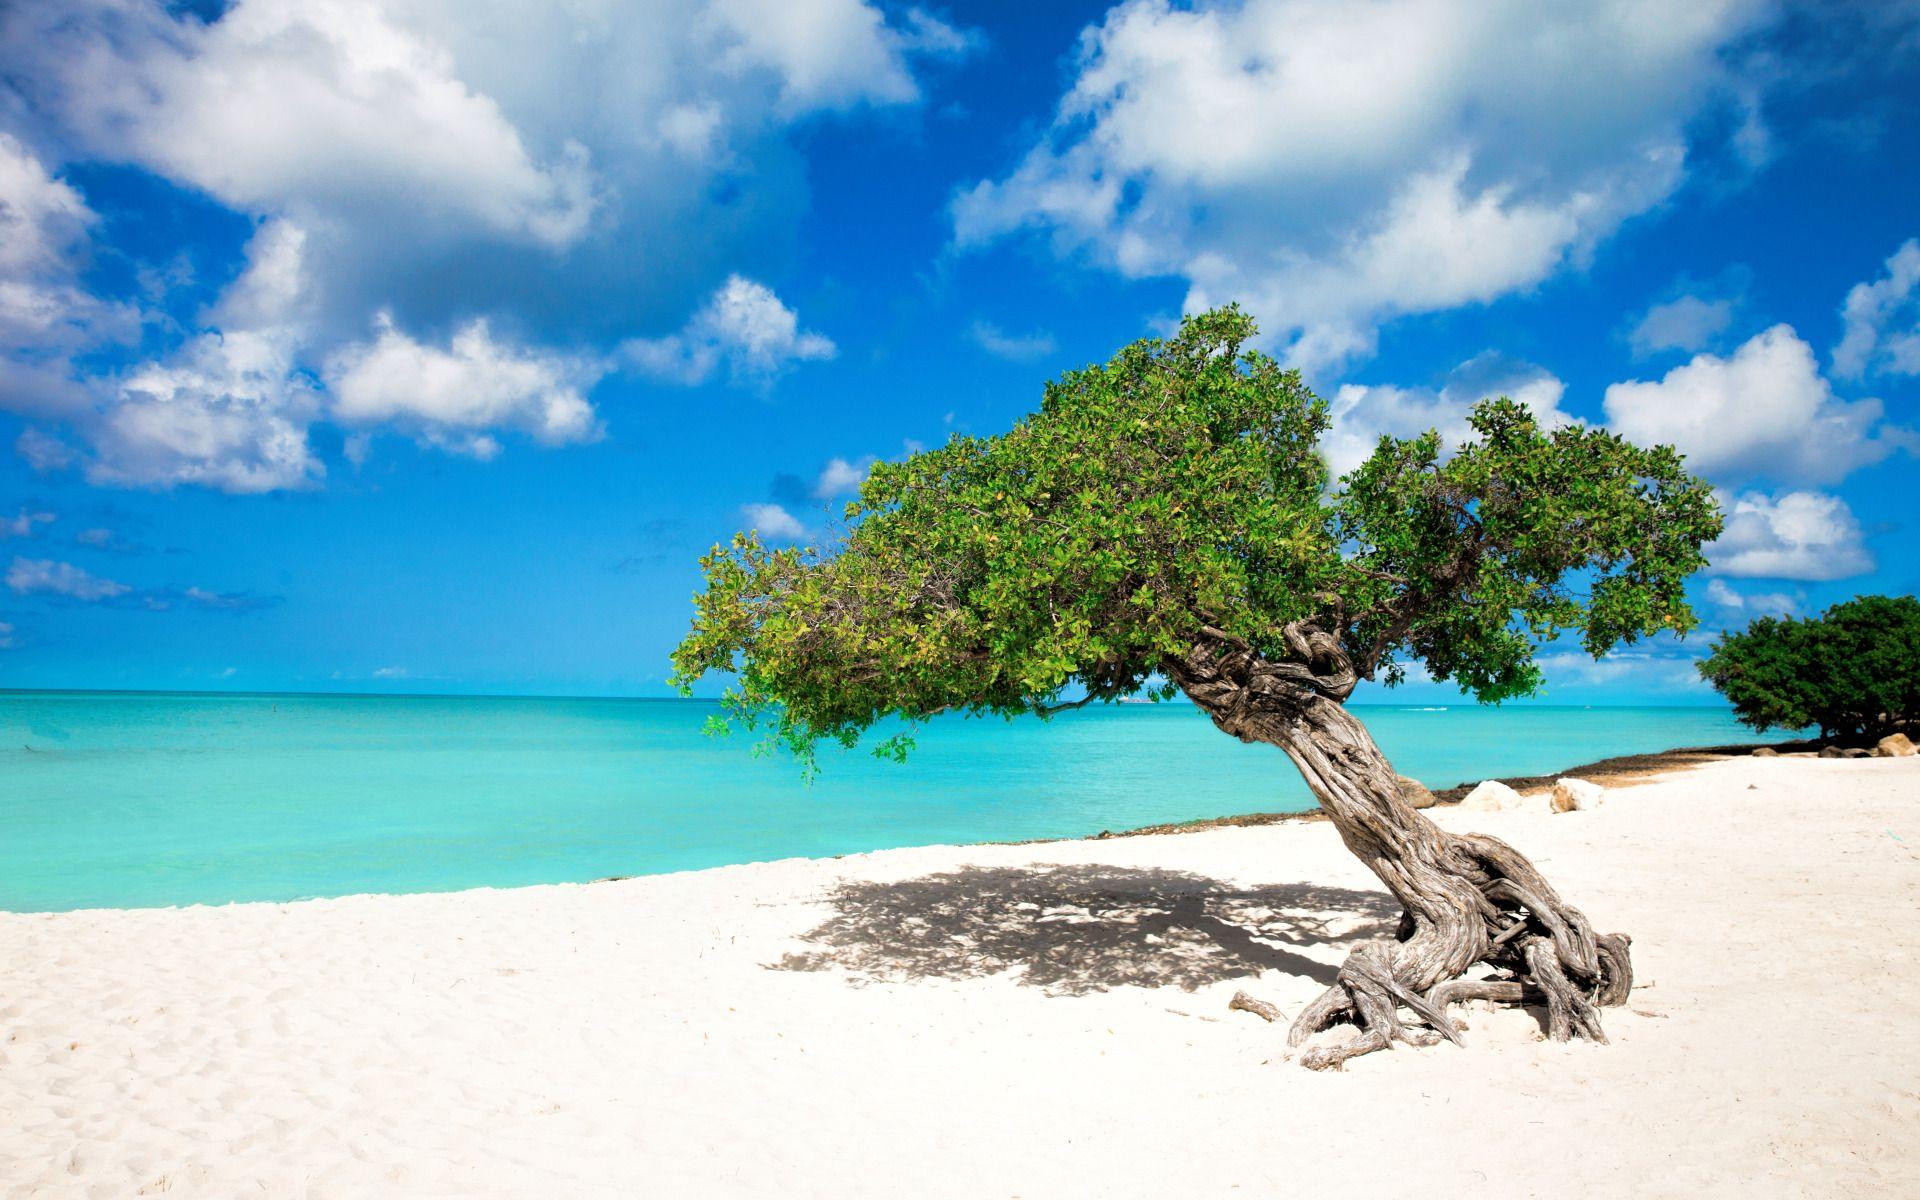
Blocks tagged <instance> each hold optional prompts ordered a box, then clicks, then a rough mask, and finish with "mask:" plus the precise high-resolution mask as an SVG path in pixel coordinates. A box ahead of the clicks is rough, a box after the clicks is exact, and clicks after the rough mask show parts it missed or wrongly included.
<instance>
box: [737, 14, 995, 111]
mask: <svg viewBox="0 0 1920 1200" xmlns="http://www.w3.org/2000/svg"><path fill="white" fill-rule="evenodd" d="M711 19H712V20H714V21H715V22H716V23H717V24H718V25H720V26H722V27H724V29H725V30H726V33H725V34H724V35H723V36H722V37H721V38H720V40H721V41H722V42H725V43H728V44H727V46H726V49H725V50H724V51H723V54H722V61H723V62H725V63H726V64H727V65H729V66H730V67H733V68H736V69H738V68H749V69H750V68H755V67H760V68H766V69H769V70H771V71H773V73H774V74H776V75H777V76H779V78H780V104H781V106H782V108H783V109H785V110H787V111H790V112H804V111H806V110H809V109H821V108H825V109H833V108H846V107H850V106H852V105H855V104H860V103H879V104H889V103H891V104H898V103H905V102H908V101H912V100H917V99H919V98H920V88H919V86H918V85H917V84H916V83H915V82H914V79H913V75H912V73H911V72H910V71H909V69H908V66H907V56H908V55H909V54H910V53H914V52H919V53H928V54H936V55H960V54H965V53H967V52H968V51H970V50H972V49H973V48H974V47H975V46H976V45H977V44H978V41H979V38H978V35H977V34H972V33H969V32H963V31H961V30H958V29H956V28H954V27H953V26H951V25H948V24H947V23H946V22H944V21H942V20H940V19H939V18H938V17H935V16H933V15H932V14H930V13H928V12H926V11H925V10H923V9H910V10H908V11H907V13H906V17H905V21H904V24H903V26H902V27H900V28H890V27H889V26H888V24H887V21H886V16H885V14H883V13H882V12H881V11H880V10H879V9H877V8H875V7H874V6H872V5H870V4H867V3H865V2H864V0H804V2H802V3H795V2H794V0H717V2H716V3H715V4H714V5H713V7H712V10H711Z"/></svg>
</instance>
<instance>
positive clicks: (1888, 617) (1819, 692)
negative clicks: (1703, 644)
mask: <svg viewBox="0 0 1920 1200" xmlns="http://www.w3.org/2000/svg"><path fill="white" fill-rule="evenodd" d="M1700 674H1701V675H1703V676H1704V677H1706V679H1707V681H1708V682H1710V683H1712V684H1713V686H1714V687H1716V688H1718V689H1719V690H1720V693H1721V694H1722V695H1724V696H1725V697H1726V698H1727V699H1728V700H1730V701H1732V703H1733V711H1734V712H1735V713H1736V714H1737V715H1738V716H1739V718H1740V720H1741V721H1742V722H1744V723H1745V724H1747V725H1750V726H1752V727H1753V728H1755V729H1760V730H1766V729H1776V728H1777V729H1803V728H1806V727H1808V726H1817V727H1818V728H1819V730H1820V735H1821V736H1822V737H1823V738H1837V739H1840V740H1858V741H1872V740H1874V739H1876V738H1879V737H1882V736H1884V735H1886V734H1888V733H1891V732H1893V731H1894V730H1896V729H1900V728H1904V727H1906V726H1910V725H1912V724H1914V723H1915V722H1916V721H1920V600H1916V599H1914V598H1913V597H1912V596H1860V597H1858V598H1856V599H1853V600H1848V601H1845V602H1844V603H1841V604H1836V605H1834V606H1833V607H1832V608H1829V609H1828V610H1827V611H1826V612H1824V613H1822V614H1821V615H1820V616H1817V617H1809V618H1806V619H1804V620H1795V619H1793V618H1784V619H1783V618H1776V617H1761V618H1760V619H1759V620H1757V621H1755V622H1754V623H1753V624H1751V625H1749V626H1747V627H1746V628H1745V629H1744V630H1741V631H1740V632H1738V633H1727V634H1722V635H1721V637H1720V639H1719V640H1718V641H1717V642H1715V643H1714V645H1713V653H1711V654H1709V655H1708V656H1707V657H1706V658H1705V659H1703V660H1702V661H1701V663H1700Z"/></svg>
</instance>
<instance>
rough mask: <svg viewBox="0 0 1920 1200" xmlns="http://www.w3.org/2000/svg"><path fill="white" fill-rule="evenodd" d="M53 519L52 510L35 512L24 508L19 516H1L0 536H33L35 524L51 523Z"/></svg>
mask: <svg viewBox="0 0 1920 1200" xmlns="http://www.w3.org/2000/svg"><path fill="white" fill-rule="evenodd" d="M53 519H54V517H53V514H52V513H50V512H34V511H31V510H29V509H24V508H23V509H21V510H20V513H19V515H18V516H13V517H0V538H10V537H16V538H24V537H32V536H33V527H34V526H36V525H47V524H51V523H52V521H53Z"/></svg>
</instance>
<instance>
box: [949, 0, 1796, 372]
mask: <svg viewBox="0 0 1920 1200" xmlns="http://www.w3.org/2000/svg"><path fill="white" fill-rule="evenodd" d="M1768 11H1769V9H1768V6H1767V5H1765V4H1763V3H1760V2H1759V0H1722V2H1720V3H1711V4H1699V5H1692V6H1686V7H1685V8H1684V9H1677V10H1676V9H1673V8H1671V7H1670V6H1651V7H1650V6H1647V5H1644V4H1637V3H1632V2H1630V0H1615V2H1612V3H1602V4H1597V5H1583V6H1579V7H1577V8H1561V9H1547V10H1542V9H1541V8H1539V7H1538V6H1536V5H1529V4H1524V3H1521V2H1520V0H1503V2H1494V3H1487V2H1484V0H1456V2H1450V3H1436V2H1432V0H1384V2H1380V3H1372V4H1365V5H1332V4H1318V3H1312V2H1311V0H1245V2H1244V3H1237V4H1235V3H1227V2H1226V0H1201V2H1200V3H1197V4H1195V5H1193V6H1191V7H1188V6H1184V5H1182V6H1178V7H1176V6H1175V5H1173V4H1172V3H1170V2H1169V0H1127V2H1126V3H1122V4H1120V5H1118V6H1116V7H1115V8H1114V9H1112V10H1111V11H1110V12H1109V13H1108V14H1107V16H1106V18H1105V19H1104V20H1103V21H1102V22H1101V23H1100V24H1098V25H1096V26H1094V27H1092V28H1091V29H1089V30H1088V31H1087V32H1086V33H1085V34H1084V35H1083V40H1082V44H1081V50H1080V57H1079V61H1078V63H1077V71H1076V74H1075V76H1074V78H1073V81H1072V83H1071V86H1070V87H1069V89H1068V90H1067V92H1066V94H1065V95H1064V96H1063V97H1062V99H1061V101H1060V104H1059V108H1058V111H1057V114H1056V116H1055V120H1054V123H1053V125H1052V127H1051V128H1050V129H1049V130H1048V131H1047V132H1046V133H1045V134H1044V135H1043V136H1042V137H1041V138H1040V139H1039V141H1038V143H1037V144H1035V145H1034V146H1033V147H1032V148H1031V149H1030V150H1029V152H1028V153H1027V154H1026V155H1025V157H1024V158H1023V159H1022V160H1021V162H1020V163H1019V164H1018V165H1017V166H1016V167H1015V168H1014V169H1013V170H1012V171H1011V172H1010V173H1009V174H1008V175H1006V176H1005V177H1004V178H1001V179H998V180H991V181H986V182H982V183H980V184H978V185H977V186H975V187H973V188H970V189H966V190H964V191H963V192H962V193H961V194H960V195H959V196H958V197H957V198H956V200H955V203H954V222H955V241H956V243H957V244H958V245H960V246H962V247H967V246H974V245H979V244H982V243H985V242H989V241H992V240H994V239H996V238H1000V237H1003V236H1007V235H1009V234H1012V233H1014V232H1016V231H1019V230H1035V231H1040V232H1043V233H1045V234H1047V235H1049V236H1050V237H1051V238H1052V240H1053V244H1054V247H1055V249H1056V251H1058V252H1060V253H1062V254H1072V253H1085V254H1088V255H1090V256H1091V257H1092V258H1093V259H1094V260H1095V261H1096V262H1099V263H1101V264H1103V265H1106V266H1108V267H1110V268H1112V269H1114V270H1117V271H1119V272H1120V273H1122V274H1124V275H1127V276H1130V277H1145V276H1175V277H1178V278H1182V279H1184V280H1185V281H1186V282H1187V284H1188V295H1187V300H1186V306H1187V308H1188V309H1189V310H1192V309H1196V308H1200V307H1204V306H1207V305H1211V304H1215V303H1220V302H1224V301H1227V300H1240V301H1242V302H1243V303H1245V304H1247V305H1248V306H1249V307H1250V308H1251V310H1252V311H1253V313H1254V314H1255V315H1256V316H1257V317H1258V318H1259V319H1260V320H1261V321H1262V322H1263V323H1264V324H1265V327H1266V330H1267V333H1268V334H1269V335H1270V336H1273V337H1275V338H1277V339H1278V340H1279V341H1280V342H1281V343H1283V345H1284V346H1285V348H1286V352H1287V354H1288V356H1289V357H1290V358H1291V359H1292V360H1293V361H1295V362H1297V363H1300V364H1303V365H1305V366H1308V367H1321V368H1324V367H1328V366H1331V365H1333V364H1337V363H1339V362H1340V361H1342V360H1345V359H1348V358H1351V357H1353V356H1356V355H1359V354H1364V353H1368V352H1370V351H1371V349H1372V347H1373V344H1374V335H1375V330H1376V328H1377V326H1378V324H1379V323H1380V322H1382V321H1384V320H1387V319H1390V318H1391V317H1393V316H1395V315H1398V314H1403V313H1417V312H1429V311H1435V310H1439V309H1445V308H1450V307H1454V306H1458V305H1462V304H1471V303H1479V302H1485V301H1489V300H1493V299H1495V298H1498V297H1500V296H1503V295H1507V294H1509V293H1512V292H1514V291H1517V290H1521V289H1525V288H1527V287H1530V286H1532V285H1534V284H1537V283H1539V282H1541V281H1542V280H1544V279H1546V278H1548V277H1549V276H1551V275H1552V274H1554V273H1555V272H1556V271H1558V270H1560V269H1561V268H1562V267H1564V266H1566V265H1568V264H1570V263H1572V264H1577V263H1579V262H1581V261H1583V259H1584V258H1585V256H1586V255H1587V253H1588V252H1589V251H1590V250H1591V249H1592V247H1593V246H1594V245H1595V244H1596V243H1597V242H1598V241H1599V240H1601V239H1603V238H1605V237H1607V236H1608V235H1609V234H1611V233H1612V232H1613V231H1614V230H1615V229H1616V228H1618V227H1619V225H1620V224H1621V223H1622V222H1623V221H1624V220H1626V219H1627V218H1628V217H1631V216H1633V215H1635V214H1637V213H1640V212H1644V211H1646V210H1647V209H1649V208H1651V207H1653V206H1654V205H1657V204H1658V203H1660V202H1661V201H1662V200H1664V199H1665V198H1666V197H1668V196H1669V195H1671V194H1672V193H1673V191H1674V190H1675V188H1676V187H1678V185H1679V184H1680V182H1681V180H1682V179H1683V177H1684V175H1685V159H1686V155H1687V132H1686V130H1687V126H1688V123H1689V121H1690V120H1691V119H1692V118H1693V117H1694V116H1695V115H1696V114H1698V113H1700V112H1702V111H1704V109H1705V108H1706V107H1707V106H1708V105H1709V104H1711V103H1714V102H1715V101H1720V100H1726V99H1728V98H1730V97H1731V96H1732V95H1733V94H1734V93H1735V92H1736V91H1737V90H1738V89H1737V88H1736V86H1735V85H1736V83H1738V81H1737V80H1735V79H1733V78H1731V76H1730V73H1729V68H1728V67H1727V66H1726V61H1725V58H1724V57H1723V55H1722V51H1723V50H1724V49H1725V48H1726V47H1728V46H1729V45H1730V44H1731V43H1733V42H1735V41H1736V40H1737V39H1738V38H1739V37H1741V36H1742V35H1743V34H1745V33H1747V32H1748V31H1750V30H1751V29H1753V28H1754V27H1755V26H1756V24H1757V23H1758V22H1759V21H1761V20H1762V19H1764V18H1765V17H1766V15H1767V14H1768Z"/></svg>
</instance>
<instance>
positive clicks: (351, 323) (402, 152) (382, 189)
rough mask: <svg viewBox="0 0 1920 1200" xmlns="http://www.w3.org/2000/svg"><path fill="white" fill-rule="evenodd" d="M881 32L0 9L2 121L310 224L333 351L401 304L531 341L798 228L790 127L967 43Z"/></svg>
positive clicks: (370, 3)
mask: <svg viewBox="0 0 1920 1200" xmlns="http://www.w3.org/2000/svg"><path fill="white" fill-rule="evenodd" d="M892 12H893V15H892V17H891V18H889V16H888V15H887V11H886V10H883V8H882V7H881V6H880V5H879V4H878V3H876V2H873V0H778V2H777V3H775V2H773V0H720V2H719V3H709V2H707V0H646V2H645V3H641V2H639V0H570V2H569V3H567V4H565V5H558V6H555V5H529V4H525V3H523V2H521V0H236V2H235V3H232V4H230V5H228V6H226V7H225V9H224V11H222V12H220V13H219V14H218V15H217V16H215V17H213V18H212V19H206V18H203V17H201V16H198V15H195V14H193V13H191V12H188V11H184V10H182V9H181V6H179V5H174V4H168V3H163V2H162V0H65V2H63V3H60V4H53V5H45V4H40V5H34V4H28V5H6V6H0V61H5V62H7V64H8V80H9V83H10V85H12V86H13V88H14V90H15V91H16V92H17V94H18V96H19V97H20V103H19V104H17V105H16V106H14V110H13V111H12V112H11V113H10V116H11V117H12V118H15V119H17V120H18V122H19V123H20V125H21V126H22V127H23V128H29V129H31V131H32V132H33V133H34V135H35V138H36V140H37V141H39V142H42V143H45V144H47V145H50V146H51V145H57V146H59V147H60V148H61V151H62V152H63V154H64V155H65V157H66V158H68V159H71V160H105V161H115V162H124V163H130V164H133V165H135V166H139V167H142V168H145V169H147V170H151V171H154V172H156V173H159V174H161V175H164V176H165V177H166V178H168V179H170V180H173V181H174V182H176V183H179V184H182V185H185V186H188V187H191V188H194V189H196V190H198V191H202V192H205V193H206V194H208V195H211V196H213V197H215V198H216V199H218V200H219V201H220V202H221V203H223V204H226V205H227V206H229V207H231V208H233V209H235V210H236V211H239V212H241V213H244V214H246V215H248V216H251V217H254V218H257V219H266V218H272V217H287V218H291V219H293V220H294V221H296V222H297V223H298V224H299V225H301V226H302V227H303V228H305V229H306V231H307V233H308V235H309V237H310V238H311V239H312V241H313V243H314V247H313V249H314V253H313V254H312V256H311V261H312V263H313V264H314V270H315V273H316V279H317V283H318V284H319V285H320V286H319V291H320V293H321V296H322V299H323V303H322V305H321V306H320V307H319V308H318V309H317V310H316V312H315V313H314V315H313V320H314V321H316V322H319V323H320V324H321V325H323V326H324V328H325V329H326V330H327V331H328V333H329V334H330V335H334V336H337V337H342V338H350V337H352V336H354V335H355V334H357V332H358V331H360V330H363V329H365V328H366V323H367V321H368V319H369V317H370V316H371V315H372V313H373V312H374V311H377V310H378V309H380V308H383V307H391V308H393V309H394V310H395V311H396V312H397V313H398V314H399V315H400V317H401V319H402V321H403V322H404V323H405V324H406V325H408V326H409V327H421V326H432V327H436V328H441V327H447V326H449V325H452V324H455V323H457V322H458V321H460V320H462V319H467V318H471V317H473V316H476V315H500V314H504V313H508V312H512V313H514V315H516V316H519V317H521V318H523V319H524V318H527V317H530V316H536V315H537V316H538V317H540V318H541V319H544V320H545V321H546V322H547V324H546V327H545V328H544V329H539V330H534V331H533V332H534V333H535V334H536V335H540V336H545V335H547V334H550V333H551V332H552V331H554V330H557V329H560V328H563V327H566V326H568V325H569V324H579V323H584V322H596V323H598V327H599V328H600V329H601V330H603V331H610V330H615V329H619V328H621V327H623V326H624V327H626V328H632V327H633V324H634V323H635V322H636V321H642V320H653V319H657V317H658V315H659V313H660V312H661V311H663V310H664V309H665V308H666V307H668V306H670V305H680V304H684V303H685V299H686V296H687V295H688V294H689V291H690V289H691V288H692V287H694V286H695V285H696V284H697V283H698V282H699V281H701V280H705V279H711V278H712V277H713V276H714V274H715V272H716V271H717V270H718V269H719V268H720V267H721V266H722V265H723V264H725V263H726V262H729V261H732V260H734V259H737V257H738V256H739V254H740V253H742V252H743V250H745V249H747V248H750V247H753V246H755V245H758V244H761V241H762V235H763V234H764V233H766V232H768V231H769V230H770V229H772V228H777V227H784V226H786V225H787V224H789V223H790V222H791V220H792V217H791V214H792V213H793V212H795V211H797V210H798V209H799V208H801V207H803V206H804V202H805V196H804V187H805V182H804V163H803V158H802V153H803V152H802V149H801V147H800V146H799V144H798V140H797V137H796V136H795V135H793V134H792V133H791V132H790V131H791V130H792V128H793V126H794V125H795V124H796V123H799V122H802V121H805V120H808V119H810V118H812V117H814V116H815V115H816V114H819V113H823V112H849V111H853V110H857V109H862V108H865V107H867V106H887V105H903V104H910V103H913V102H916V101H917V100H918V98H919V96H920V86H919V84H918V81H917V80H916V78H915V68H916V63H917V62H919V61H921V60H925V59H927V58H930V57H931V58H938V57H950V56H952V55H954V54H956V53H960V52H962V51H964V49H966V48H967V47H969V46H971V45H972V44H973V39H972V35H970V34H966V33H963V32H961V31H958V30H955V29H953V28H951V27H950V26H947V25H945V24H944V23H942V22H940V21H939V20H937V19H935V18H933V17H931V16H928V15H927V14H925V13H923V12H919V11H917V10H907V11H904V12H902V11H900V10H897V9H896V10H892ZM716 184H720V185H722V186H716ZM636 246H644V247H646V248H647V254H646V269H644V270H635V269H633V259H632V251H633V248H634V247H636ZM562 285H564V286H562ZM535 297H537V301H534V300H532V299H531V298H535Z"/></svg>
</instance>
